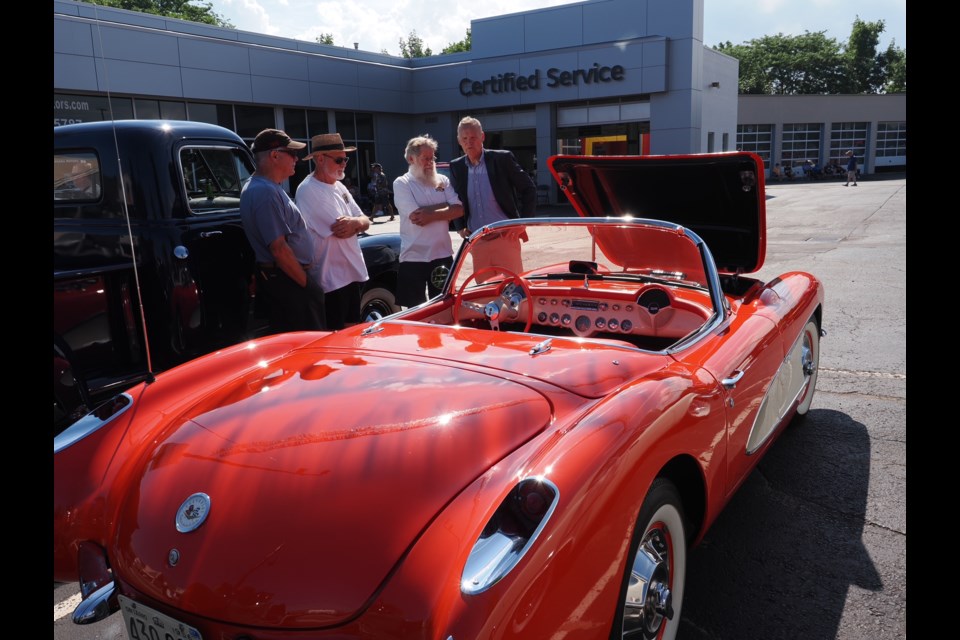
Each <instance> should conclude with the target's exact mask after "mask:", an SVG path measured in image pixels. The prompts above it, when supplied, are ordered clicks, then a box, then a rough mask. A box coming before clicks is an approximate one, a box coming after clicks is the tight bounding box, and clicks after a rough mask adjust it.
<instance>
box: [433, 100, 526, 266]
mask: <svg viewBox="0 0 960 640" xmlns="http://www.w3.org/2000/svg"><path fill="white" fill-rule="evenodd" d="M484 137H485V135H484V132H483V126H482V125H481V124H480V121H479V120H477V119H476V118H471V117H469V116H468V117H466V118H464V119H463V120H461V121H460V124H459V125H458V126H457V142H458V143H459V144H460V148H461V149H463V154H464V155H462V156H460V157H459V158H457V159H456V160H453V161H452V162H451V163H450V175H451V182H452V183H453V188H454V190H455V191H456V192H457V196H458V197H459V198H460V202H462V203H463V217H462V218H457V219H456V220H453V221H452V226H453V228H454V229H455V230H456V231H457V232H458V233H459V234H460V236H461V237H464V238H465V237H467V236H468V235H470V234H471V233H473V232H474V231H476V230H477V229H479V228H480V227H482V226H484V225H488V224H491V223H493V222H497V221H499V220H506V219H508V218H532V217H533V216H534V214H535V212H536V207H537V185H536V184H535V183H534V182H533V180H532V179H531V178H530V175H529V174H527V172H525V171H524V170H523V167H521V166H520V163H519V162H517V159H516V157H514V155H513V153H512V152H510V151H505V150H495V149H484V148H483V140H484ZM521 240H526V238H525V237H522V236H521V235H519V234H510V235H504V236H503V237H501V238H497V239H496V240H495V241H488V242H485V243H483V246H480V245H478V246H477V247H475V249H474V251H473V261H474V271H475V272H476V271H479V270H480V269H482V268H485V267H487V266H491V265H497V266H502V267H505V268H507V269H509V270H511V271H513V272H515V273H519V272H520V271H522V270H523V265H522V261H521V259H520V241H521ZM491 275H492V274H491ZM479 279H480V280H481V281H482V280H485V278H479Z"/></svg>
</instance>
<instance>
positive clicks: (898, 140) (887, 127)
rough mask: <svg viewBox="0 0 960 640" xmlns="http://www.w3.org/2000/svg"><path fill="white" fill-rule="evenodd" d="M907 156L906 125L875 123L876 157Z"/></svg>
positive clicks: (900, 123)
mask: <svg viewBox="0 0 960 640" xmlns="http://www.w3.org/2000/svg"><path fill="white" fill-rule="evenodd" d="M906 155H907V123H906V122H878V123H877V157H878V158H882V157H888V156H904V157H906Z"/></svg>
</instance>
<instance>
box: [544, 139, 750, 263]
mask: <svg viewBox="0 0 960 640" xmlns="http://www.w3.org/2000/svg"><path fill="white" fill-rule="evenodd" d="M547 167H549V169H550V173H551V174H552V175H553V177H554V179H555V180H556V181H557V184H559V185H560V188H561V189H562V190H563V192H564V194H565V195H566V196H567V199H568V200H569V201H570V203H571V204H573V207H574V208H575V209H576V210H577V213H578V214H579V215H581V216H584V217H588V218H589V217H593V216H624V215H630V216H633V217H635V218H656V219H657V220H666V221H668V222H673V223H675V224H679V225H682V226H684V227H688V228H690V229H692V230H693V231H694V232H695V233H696V234H697V235H698V236H700V237H701V238H702V239H703V240H704V242H706V244H707V246H708V247H710V252H711V253H712V254H713V258H714V260H715V261H716V265H717V270H719V271H720V273H741V274H742V273H752V272H754V271H758V270H759V269H760V267H762V266H763V261H764V259H765V257H766V251H767V240H766V215H767V214H766V195H765V188H764V182H763V175H764V173H763V171H764V169H763V160H762V159H761V158H760V157H759V156H758V155H756V154H753V153H747V152H730V153H703V154H696V155H686V156H681V155H676V156H567V155H559V156H552V157H550V158H548V159H547ZM614 238H615V235H611V236H610V237H609V238H608V239H607V242H604V244H603V248H604V252H606V253H607V255H611V256H616V255H618V248H619V249H620V250H621V251H623V252H625V253H624V258H623V259H622V260H621V261H618V264H628V263H629V261H630V260H631V259H636V258H635V257H634V256H633V253H634V248H633V247H630V246H623V247H618V245H617V243H615V242H612V240H613V239H614ZM627 256H629V258H628V257H627ZM662 264H663V262H661V266H662ZM667 264H669V262H668V263H667Z"/></svg>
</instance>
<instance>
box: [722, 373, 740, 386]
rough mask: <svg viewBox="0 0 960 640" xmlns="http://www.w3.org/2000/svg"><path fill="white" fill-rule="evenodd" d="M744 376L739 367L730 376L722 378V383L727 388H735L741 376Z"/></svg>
mask: <svg viewBox="0 0 960 640" xmlns="http://www.w3.org/2000/svg"><path fill="white" fill-rule="evenodd" d="M742 377H743V371H740V370H739V369H738V370H736V371H734V372H733V374H732V375H731V376H730V377H729V378H724V379H723V380H721V381H720V384H722V385H723V386H724V387H726V388H727V389H734V388H736V386H737V383H738V382H740V378H742Z"/></svg>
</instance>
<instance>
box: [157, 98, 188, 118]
mask: <svg viewBox="0 0 960 640" xmlns="http://www.w3.org/2000/svg"><path fill="white" fill-rule="evenodd" d="M160 117H161V118H163V119H164V120H186V119H187V105H186V104H185V103H183V102H173V101H169V100H161V101H160Z"/></svg>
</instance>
